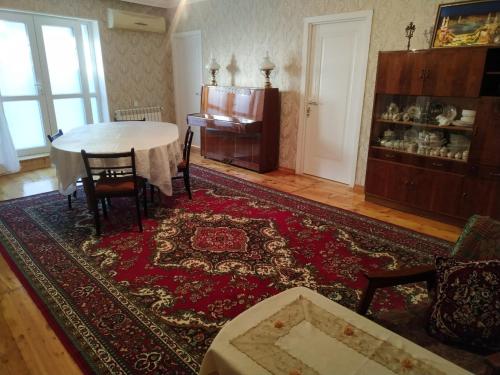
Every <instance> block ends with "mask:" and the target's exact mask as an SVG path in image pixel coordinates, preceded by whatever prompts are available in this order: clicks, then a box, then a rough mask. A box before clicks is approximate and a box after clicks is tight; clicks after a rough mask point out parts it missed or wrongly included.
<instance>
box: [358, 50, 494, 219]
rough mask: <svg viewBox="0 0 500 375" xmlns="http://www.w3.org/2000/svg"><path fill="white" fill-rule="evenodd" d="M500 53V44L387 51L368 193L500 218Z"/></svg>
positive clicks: (431, 211)
mask: <svg viewBox="0 0 500 375" xmlns="http://www.w3.org/2000/svg"><path fill="white" fill-rule="evenodd" d="M498 61H500V48H486V47H464V48H446V49H433V50H426V51H415V52H407V51H404V52H381V53H380V55H379V63H378V70H377V82H376V92H375V94H376V95H375V103H374V106H373V108H374V109H373V119H372V129H371V135H370V148H369V158H368V164H367V172H366V181H365V193H366V199H367V200H372V201H375V202H377V203H382V204H386V205H388V206H391V207H395V208H399V209H403V210H407V211H411V212H415V213H419V214H424V215H427V216H431V217H434V218H438V219H442V220H445V221H452V222H464V221H465V220H466V219H467V218H468V217H470V216H471V215H473V214H481V215H489V216H492V217H494V218H498V219H500V97H499V96H495V95H498V94H499V90H498V89H496V88H495V85H498V86H500V81H494V82H492V79H494V78H495V79H496V75H495V74H494V73H495V71H494V69H498V70H500V68H498ZM495 67H496V68H495ZM499 73H500V72H499ZM492 77H493V78H492ZM481 95H483V96H481ZM474 112H475V113H476V115H475V117H474V116H472V117H473V118H472V122H471V124H470V125H468V124H465V126H464V123H463V121H462V119H465V120H466V119H467V116H470V114H471V113H474ZM439 115H442V116H445V117H446V119H449V123H447V124H440V123H439V117H438V116H439ZM456 120H461V121H456Z"/></svg>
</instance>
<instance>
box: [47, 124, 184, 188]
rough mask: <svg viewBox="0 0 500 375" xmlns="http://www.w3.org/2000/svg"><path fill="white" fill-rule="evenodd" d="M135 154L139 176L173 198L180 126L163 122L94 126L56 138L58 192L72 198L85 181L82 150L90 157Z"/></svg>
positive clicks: (179, 155) (53, 151)
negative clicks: (95, 154) (133, 151)
mask: <svg viewBox="0 0 500 375" xmlns="http://www.w3.org/2000/svg"><path fill="white" fill-rule="evenodd" d="M132 147H133V148H134V150H135V159H136V161H135V162H136V170H137V174H138V175H140V176H142V177H145V178H147V179H148V181H149V182H150V183H152V184H153V185H155V186H157V187H158V188H159V189H160V190H161V191H162V192H163V193H164V194H166V195H172V177H173V176H175V174H176V173H177V164H178V163H179V162H180V161H181V160H182V153H181V147H180V143H179V131H178V128H177V125H175V124H169V123H164V122H151V121H127V122H110V123H101V124H92V125H87V126H82V127H79V128H75V129H72V130H71V131H69V132H68V133H65V134H64V135H62V136H61V137H59V138H57V139H56V140H55V141H54V142H53V143H52V147H51V150H50V158H51V160H52V163H53V164H54V165H55V167H56V173H57V178H58V180H59V191H60V192H61V193H62V194H64V195H67V194H71V193H72V192H73V191H74V190H75V182H76V181H77V180H78V179H79V178H81V177H86V172H85V165H84V163H83V159H82V155H81V150H85V151H87V152H91V153H114V152H127V151H130V149H131V148H132Z"/></svg>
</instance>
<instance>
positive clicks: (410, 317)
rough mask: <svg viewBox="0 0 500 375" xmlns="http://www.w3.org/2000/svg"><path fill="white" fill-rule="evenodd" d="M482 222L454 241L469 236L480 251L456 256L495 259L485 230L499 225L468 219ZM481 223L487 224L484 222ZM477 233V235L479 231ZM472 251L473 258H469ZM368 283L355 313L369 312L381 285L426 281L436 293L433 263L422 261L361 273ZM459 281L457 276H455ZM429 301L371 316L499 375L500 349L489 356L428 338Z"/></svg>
mask: <svg viewBox="0 0 500 375" xmlns="http://www.w3.org/2000/svg"><path fill="white" fill-rule="evenodd" d="M478 222H481V224H480V225H477V224H476V225H477V226H476V227H475V228H474V229H473V230H471V229H470V227H469V229H468V230H467V231H465V232H464V233H462V236H461V237H460V239H459V240H458V241H457V244H459V243H461V246H464V243H465V242H467V243H471V241H470V240H466V239H465V238H463V236H465V237H467V236H470V237H471V238H473V241H472V242H474V244H475V246H476V249H477V248H479V249H483V252H482V253H481V252H476V251H474V252H472V251H470V250H467V251H465V252H462V253H460V252H458V253H457V254H455V256H456V257H457V258H458V259H460V260H462V261H467V260H470V261H474V260H487V259H492V258H497V255H498V251H497V252H496V253H495V250H496V249H497V247H495V246H496V243H495V239H496V238H495V237H494V236H491V235H490V233H489V230H485V228H488V226H490V225H491V226H493V228H494V227H495V226H496V225H498V223H495V221H494V220H492V219H490V218H486V217H484V218H479V219H476V218H474V217H473V218H471V220H470V222H469V224H468V226H470V225H472V226H473V225H474V223H478ZM484 223H487V224H486V225H485V224H484ZM478 233H480V235H479V234H478ZM470 254H474V255H473V257H474V259H470V258H471V255H470ZM364 276H365V278H366V281H367V284H366V286H365V288H364V290H363V292H362V294H361V299H360V302H359V304H358V307H357V312H358V314H361V315H365V314H366V313H367V312H368V309H369V307H370V304H371V302H372V300H373V297H374V295H375V293H376V291H377V290H378V289H380V288H388V287H395V286H399V285H405V284H411V283H419V282H425V283H426V286H427V290H428V291H429V293H430V295H431V296H432V295H435V294H436V284H437V273H436V267H435V266H434V265H433V264H424V265H420V266H414V267H407V268H402V269H396V270H377V271H369V272H367V273H365V274H364ZM457 280H458V278H457ZM429 308H430V306H429V303H427V302H419V303H417V304H415V305H412V306H410V307H409V309H408V310H403V311H389V312H379V313H377V314H374V315H373V319H374V320H375V321H376V322H377V323H379V324H381V325H382V326H385V327H386V328H388V329H390V330H392V331H395V332H396V333H398V334H400V335H402V336H404V337H406V338H408V339H409V340H410V341H413V342H415V343H416V344H418V345H420V346H423V347H425V348H426V349H428V350H430V351H432V352H434V353H436V354H438V355H440V356H442V357H444V358H446V359H448V360H450V361H451V362H454V363H456V364H457V365H459V366H462V367H464V368H466V369H468V370H469V371H473V372H474V373H475V374H483V375H486V374H488V375H491V374H500V352H497V353H494V354H490V355H489V356H485V355H481V354H478V353H476V352H475V351H474V352H471V351H469V350H467V349H466V348H460V347H457V346H450V345H447V344H445V343H442V342H440V341H438V340H437V339H435V338H433V337H430V336H429V335H428V334H427V331H426V327H427V321H428V317H429Z"/></svg>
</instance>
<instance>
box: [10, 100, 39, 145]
mask: <svg viewBox="0 0 500 375" xmlns="http://www.w3.org/2000/svg"><path fill="white" fill-rule="evenodd" d="M3 110H4V114H5V118H6V119H7V124H8V126H9V131H10V135H11V137H12V141H13V142H14V147H15V148H16V150H29V149H36V148H42V147H44V146H45V144H46V141H45V139H46V138H45V134H44V133H45V132H44V126H43V116H42V111H41V108H40V102H39V101H38V100H15V101H14V100H12V101H6V102H4V103H3Z"/></svg>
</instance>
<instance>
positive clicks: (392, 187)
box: [365, 159, 464, 217]
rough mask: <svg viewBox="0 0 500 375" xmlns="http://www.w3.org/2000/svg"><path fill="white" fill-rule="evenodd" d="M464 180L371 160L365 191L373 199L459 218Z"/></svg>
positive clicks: (445, 174) (457, 176)
mask: <svg viewBox="0 0 500 375" xmlns="http://www.w3.org/2000/svg"><path fill="white" fill-rule="evenodd" d="M463 178H464V177H463V176H462V175H459V174H453V173H441V172H437V171H432V170H428V169H424V168H417V167H411V166H408V165H405V164H400V163H393V162H387V161H382V160H377V159H369V161H368V168H367V175H366V182H365V190H366V192H367V195H369V196H370V197H376V198H382V199H388V200H390V201H392V202H395V203H400V204H404V205H406V206H409V207H413V208H415V209H418V210H428V211H433V212H436V213H438V214H443V215H449V216H457V217H459V216H460V205H459V204H457V202H459V201H460V199H461V197H462V185H463Z"/></svg>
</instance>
